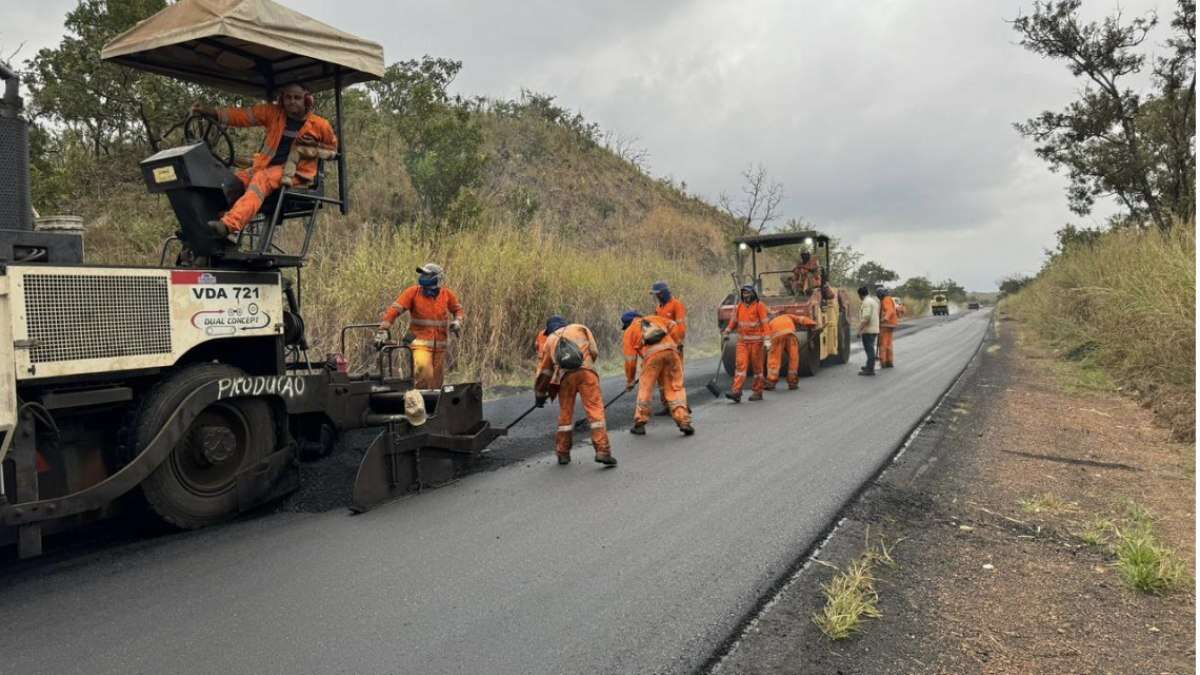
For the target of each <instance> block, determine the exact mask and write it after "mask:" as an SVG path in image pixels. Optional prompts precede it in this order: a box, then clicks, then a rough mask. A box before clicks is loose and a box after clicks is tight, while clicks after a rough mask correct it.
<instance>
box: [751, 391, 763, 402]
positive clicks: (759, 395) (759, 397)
mask: <svg viewBox="0 0 1200 675" xmlns="http://www.w3.org/2000/svg"><path fill="white" fill-rule="evenodd" d="M750 400H751V401H761V400H762V392H761V391H756V392H754V393H753V394H750Z"/></svg>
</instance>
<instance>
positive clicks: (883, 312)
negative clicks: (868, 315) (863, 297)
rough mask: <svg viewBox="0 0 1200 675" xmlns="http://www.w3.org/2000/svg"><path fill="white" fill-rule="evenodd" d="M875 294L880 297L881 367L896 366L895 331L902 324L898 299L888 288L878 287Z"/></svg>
mask: <svg viewBox="0 0 1200 675" xmlns="http://www.w3.org/2000/svg"><path fill="white" fill-rule="evenodd" d="M875 295H876V296H878V298H879V367H880V368H895V367H896V364H895V361H894V359H895V358H896V352H895V338H896V335H895V333H896V327H897V326H899V325H900V312H899V310H898V309H897V308H896V299H895V298H893V297H892V294H891V293H889V292H888V290H887V289H886V288H882V287H881V288H879V289H877V290H876V291H875Z"/></svg>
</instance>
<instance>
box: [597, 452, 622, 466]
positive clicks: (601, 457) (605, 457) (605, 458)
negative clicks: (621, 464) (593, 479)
mask: <svg viewBox="0 0 1200 675" xmlns="http://www.w3.org/2000/svg"><path fill="white" fill-rule="evenodd" d="M596 462H597V463H598V464H603V465H604V466H616V465H617V458H616V457H613V456H612V454H610V453H607V452H606V453H603V454H601V453H599V452H597V453H596Z"/></svg>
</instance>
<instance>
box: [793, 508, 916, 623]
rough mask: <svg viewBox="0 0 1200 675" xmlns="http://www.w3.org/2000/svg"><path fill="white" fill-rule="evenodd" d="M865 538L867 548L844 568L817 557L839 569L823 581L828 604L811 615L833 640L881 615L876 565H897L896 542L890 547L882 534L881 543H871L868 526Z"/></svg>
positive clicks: (822, 586)
mask: <svg viewBox="0 0 1200 675" xmlns="http://www.w3.org/2000/svg"><path fill="white" fill-rule="evenodd" d="M866 539H867V548H866V550H865V551H863V553H862V555H860V556H859V557H858V558H855V559H854V560H852V561H850V563H849V564H848V565H846V568H845V569H844V570H843V569H840V568H838V567H837V566H835V565H832V564H830V563H827V562H823V561H820V560H818V561H816V562H818V563H820V564H822V565H826V566H828V567H832V568H833V569H835V570H837V574H835V575H834V576H833V578H832V579H830V580H829V583H827V584H822V585H821V590H822V592H823V593H824V594H825V607H824V609H822V611H821V612H820V613H818V614H814V615H813V617H812V619H813V623H815V624H816V625H817V628H820V629H821V632H822V633H824V634H825V635H826V636H827V637H828V638H829V639H831V640H842V639H845V638H847V637H849V636H850V635H851V634H853V633H855V632H857V631H858V630H859V629H860V628H861V627H862V622H863V621H864V620H865V619H878V618H879V617H880V616H882V614H881V613H880V611H879V593H878V592H877V591H876V590H875V582H876V581H877V579H876V578H875V576H874V573H875V568H876V566H877V565H880V564H882V565H886V566H888V567H894V566H895V565H896V561H895V560H894V559H893V558H892V554H891V552H892V548H894V547H895V545H896V542H893V543H892V545H891V546H890V547H889V546H888V544H887V542H886V541H885V540H884V538H883V537H880V538H879V542H878V544H874V545H873V544H871V543H870V531H869V530H868V532H867V536H866Z"/></svg>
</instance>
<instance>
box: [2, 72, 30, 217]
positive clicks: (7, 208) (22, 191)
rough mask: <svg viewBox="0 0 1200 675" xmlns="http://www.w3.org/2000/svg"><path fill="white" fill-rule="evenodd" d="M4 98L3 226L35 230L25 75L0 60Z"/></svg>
mask: <svg viewBox="0 0 1200 675" xmlns="http://www.w3.org/2000/svg"><path fill="white" fill-rule="evenodd" d="M0 79H3V80H4V97H3V98H2V99H0V229H5V230H32V229H33V204H32V199H31V197H30V193H29V126H28V124H27V123H26V122H25V120H23V119H21V111H22V109H23V105H22V103H21V96H20V93H19V90H20V86H21V78H20V76H19V75H17V72H16V71H15V70H13V69H12V68H11V67H10V66H9V65H8V64H6V63H4V62H2V61H0Z"/></svg>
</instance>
